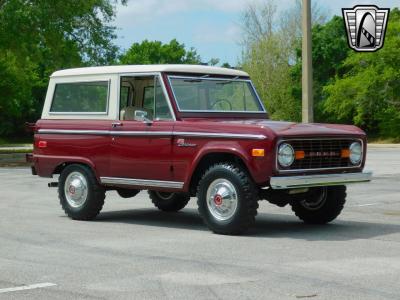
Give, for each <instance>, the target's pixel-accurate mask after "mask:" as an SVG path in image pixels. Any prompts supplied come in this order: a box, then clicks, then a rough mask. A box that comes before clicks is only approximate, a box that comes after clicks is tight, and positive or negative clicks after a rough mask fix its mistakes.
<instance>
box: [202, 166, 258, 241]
mask: <svg viewBox="0 0 400 300" xmlns="http://www.w3.org/2000/svg"><path fill="white" fill-rule="evenodd" d="M197 197H198V200H197V204H198V207H199V213H200V215H201V217H202V219H203V221H204V223H205V224H206V225H207V226H208V228H210V229H211V230H212V231H213V232H215V233H218V234H241V233H243V232H244V231H246V230H247V229H248V228H249V227H250V226H251V225H253V224H254V222H255V216H256V215H257V208H258V202H257V201H258V199H257V192H256V189H255V187H254V184H253V182H252V180H251V178H250V177H249V175H248V174H247V172H246V171H245V170H243V169H242V168H241V167H239V166H236V165H234V164H231V163H219V164H216V165H214V166H212V167H211V168H210V169H208V170H207V171H206V173H205V174H204V176H203V177H202V179H201V180H200V183H199V187H198V193H197Z"/></svg>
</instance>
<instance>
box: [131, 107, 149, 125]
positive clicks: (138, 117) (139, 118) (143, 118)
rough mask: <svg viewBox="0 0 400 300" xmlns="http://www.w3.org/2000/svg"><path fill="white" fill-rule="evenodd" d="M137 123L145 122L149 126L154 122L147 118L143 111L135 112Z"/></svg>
mask: <svg viewBox="0 0 400 300" xmlns="http://www.w3.org/2000/svg"><path fill="white" fill-rule="evenodd" d="M134 119H135V121H139V122H145V123H146V124H147V125H151V124H152V123H153V121H151V120H150V119H148V118H147V112H146V111H143V110H135V117H134Z"/></svg>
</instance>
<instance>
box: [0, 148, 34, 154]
mask: <svg viewBox="0 0 400 300" xmlns="http://www.w3.org/2000/svg"><path fill="white" fill-rule="evenodd" d="M31 152H32V151H31V150H26V149H12V150H7V149H1V147H0V154H15V153H31Z"/></svg>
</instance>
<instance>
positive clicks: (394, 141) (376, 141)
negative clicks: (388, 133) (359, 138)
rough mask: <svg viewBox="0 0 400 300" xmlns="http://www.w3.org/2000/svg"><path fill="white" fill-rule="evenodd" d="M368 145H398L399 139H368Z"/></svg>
mask: <svg viewBox="0 0 400 300" xmlns="http://www.w3.org/2000/svg"><path fill="white" fill-rule="evenodd" d="M368 143H370V144H399V143H400V138H382V137H368Z"/></svg>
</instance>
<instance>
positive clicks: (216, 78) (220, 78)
mask: <svg viewBox="0 0 400 300" xmlns="http://www.w3.org/2000/svg"><path fill="white" fill-rule="evenodd" d="M171 78H172V79H173V78H181V79H182V78H184V79H201V80H214V81H216V80H227V81H241V82H243V81H245V82H249V83H250V85H251V87H252V89H253V92H254V94H255V96H256V98H257V101H258V104H259V106H260V107H261V109H262V110H259V111H243V110H229V111H226V110H191V109H184V110H182V109H181V108H180V107H179V101H178V100H177V97H176V94H175V91H174V88H173V86H172V83H171ZM168 83H169V86H170V87H171V91H172V95H173V96H174V101H175V104H176V107H177V108H178V111H179V112H183V113H187V112H188V113H226V114H231V113H242V114H262V113H267V111H266V110H265V107H264V105H263V104H262V101H261V99H260V96H259V95H258V93H257V91H256V89H255V87H254V85H253V82H252V81H251V79H235V78H232V79H231V78H223V77H211V78H210V77H201V76H180V75H168Z"/></svg>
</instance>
